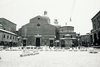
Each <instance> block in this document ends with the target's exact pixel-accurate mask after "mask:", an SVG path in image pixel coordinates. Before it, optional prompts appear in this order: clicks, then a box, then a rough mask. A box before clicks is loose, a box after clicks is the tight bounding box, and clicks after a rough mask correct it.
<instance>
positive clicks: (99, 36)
mask: <svg viewBox="0 0 100 67" xmlns="http://www.w3.org/2000/svg"><path fill="white" fill-rule="evenodd" d="M91 20H92V26H93V29H92V30H91V33H92V38H93V44H94V46H100V11H99V12H98V13H97V14H96V15H95V16H94V17H93V18H92V19H91Z"/></svg>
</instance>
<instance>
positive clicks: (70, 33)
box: [59, 26, 76, 47]
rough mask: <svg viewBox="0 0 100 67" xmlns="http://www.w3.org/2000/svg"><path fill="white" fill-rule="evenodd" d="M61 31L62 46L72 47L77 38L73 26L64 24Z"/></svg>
mask: <svg viewBox="0 0 100 67" xmlns="http://www.w3.org/2000/svg"><path fill="white" fill-rule="evenodd" d="M59 33H60V46H61V47H64V46H65V47H72V46H73V45H74V41H75V40H76V32H74V27H73V26H63V27H61V28H60V30H59Z"/></svg>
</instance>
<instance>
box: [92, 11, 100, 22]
mask: <svg viewBox="0 0 100 67" xmlns="http://www.w3.org/2000/svg"><path fill="white" fill-rule="evenodd" d="M99 14H100V11H99V12H98V13H97V14H96V15H95V16H94V17H93V18H92V19H91V20H93V19H94V18H95V17H96V16H98V15H99Z"/></svg>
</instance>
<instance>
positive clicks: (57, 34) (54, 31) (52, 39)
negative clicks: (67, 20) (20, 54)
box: [18, 15, 76, 46]
mask: <svg viewBox="0 0 100 67" xmlns="http://www.w3.org/2000/svg"><path fill="white" fill-rule="evenodd" d="M62 30H63V31H62ZM67 30H68V31H67ZM75 34H76V33H75V32H74V27H72V26H65V27H61V26H56V25H52V24H50V18H49V17H47V16H46V15H43V16H40V15H38V16H36V17H34V18H32V19H30V22H29V23H27V24H25V25H23V26H22V27H21V28H20V29H19V31H18V35H19V36H21V37H22V42H23V46H27V45H28V46H44V45H46V46H61V45H63V46H66V45H68V44H69V43H70V44H69V45H70V46H72V44H73V42H72V40H73V39H75ZM66 37H68V38H67V39H66ZM66 41H67V42H66ZM56 43H57V44H58V45H57V44H56ZM66 43H67V44H66Z"/></svg>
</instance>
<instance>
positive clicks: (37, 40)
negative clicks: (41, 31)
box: [36, 37, 40, 47]
mask: <svg viewBox="0 0 100 67" xmlns="http://www.w3.org/2000/svg"><path fill="white" fill-rule="evenodd" d="M36 47H40V38H39V37H37V38H36Z"/></svg>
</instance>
